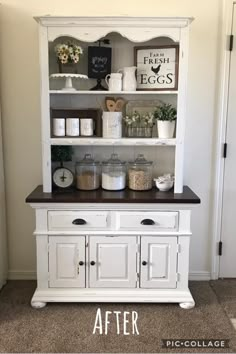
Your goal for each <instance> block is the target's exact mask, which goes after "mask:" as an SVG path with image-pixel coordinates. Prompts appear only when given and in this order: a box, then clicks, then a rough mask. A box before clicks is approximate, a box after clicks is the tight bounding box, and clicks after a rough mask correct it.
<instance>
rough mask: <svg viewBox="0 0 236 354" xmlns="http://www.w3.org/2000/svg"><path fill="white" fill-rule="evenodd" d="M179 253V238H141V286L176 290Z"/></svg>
mask: <svg viewBox="0 0 236 354" xmlns="http://www.w3.org/2000/svg"><path fill="white" fill-rule="evenodd" d="M177 252H178V240H177V237H155V236H152V237H148V236H146V237H141V264H140V267H141V270H140V278H141V281H140V286H141V287H142V288H153V289H154V288H159V289H160V288H165V289H174V288H176V286H177V266H178V264H177V254H178V253H177Z"/></svg>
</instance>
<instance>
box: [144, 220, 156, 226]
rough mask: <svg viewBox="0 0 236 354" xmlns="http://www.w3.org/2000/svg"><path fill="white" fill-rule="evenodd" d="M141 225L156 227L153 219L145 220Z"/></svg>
mask: <svg viewBox="0 0 236 354" xmlns="http://www.w3.org/2000/svg"><path fill="white" fill-rule="evenodd" d="M141 224H142V225H155V221H154V220H152V219H143V220H142V221H141Z"/></svg>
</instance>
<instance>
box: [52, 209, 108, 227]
mask: <svg viewBox="0 0 236 354" xmlns="http://www.w3.org/2000/svg"><path fill="white" fill-rule="evenodd" d="M107 215H108V212H106V211H104V212H96V211H58V210H55V211H53V210H52V211H49V212H48V229H49V230H83V229H87V230H88V229H100V228H102V229H103V228H106V226H107Z"/></svg>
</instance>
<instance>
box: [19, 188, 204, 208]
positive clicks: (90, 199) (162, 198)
mask: <svg viewBox="0 0 236 354" xmlns="http://www.w3.org/2000/svg"><path fill="white" fill-rule="evenodd" d="M200 202H201V201H200V198H199V197H198V196H197V195H196V194H195V193H194V192H193V191H192V190H191V189H190V188H189V187H187V186H184V189H183V193H178V194H174V192H173V189H172V190H170V191H168V192H160V191H158V190H157V189H156V188H153V189H151V190H150V191H141V192H135V191H132V190H130V189H128V188H126V189H124V190H122V191H105V190H103V189H98V190H95V191H78V190H76V189H74V190H68V191H59V190H58V191H54V192H52V193H43V187H42V186H38V187H37V188H35V190H34V191H33V192H32V193H30V195H29V196H28V197H27V198H26V203H170V204H199V203H200Z"/></svg>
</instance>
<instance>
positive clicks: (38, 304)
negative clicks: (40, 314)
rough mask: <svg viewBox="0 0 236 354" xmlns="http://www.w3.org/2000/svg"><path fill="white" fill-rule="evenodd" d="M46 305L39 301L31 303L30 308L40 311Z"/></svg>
mask: <svg viewBox="0 0 236 354" xmlns="http://www.w3.org/2000/svg"><path fill="white" fill-rule="evenodd" d="M46 305H47V303H46V302H41V301H31V306H32V307H33V308H34V309H42V308H44V307H45V306H46Z"/></svg>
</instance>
